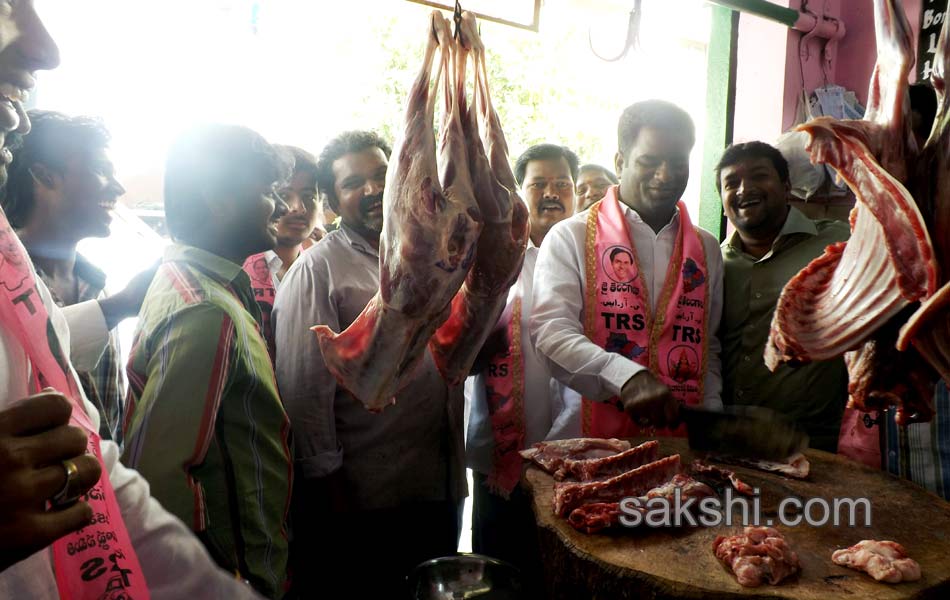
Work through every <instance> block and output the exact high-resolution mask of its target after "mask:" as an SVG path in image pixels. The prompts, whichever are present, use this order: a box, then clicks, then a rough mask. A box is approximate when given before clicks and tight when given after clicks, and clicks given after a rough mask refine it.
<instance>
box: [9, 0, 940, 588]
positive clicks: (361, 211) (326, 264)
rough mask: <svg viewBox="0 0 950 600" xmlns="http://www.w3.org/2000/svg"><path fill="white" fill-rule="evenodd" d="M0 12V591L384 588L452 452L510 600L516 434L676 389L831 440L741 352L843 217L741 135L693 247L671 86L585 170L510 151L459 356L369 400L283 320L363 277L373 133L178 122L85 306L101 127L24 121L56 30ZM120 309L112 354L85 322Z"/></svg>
mask: <svg viewBox="0 0 950 600" xmlns="http://www.w3.org/2000/svg"><path fill="white" fill-rule="evenodd" d="M0 29H2V30H3V32H4V34H3V35H2V36H0V95H2V96H3V98H2V99H0V100H2V101H0V129H2V131H0V136H2V137H3V138H4V145H3V148H4V149H3V151H2V152H0V171H2V175H3V179H4V186H5V187H4V191H3V195H2V207H3V211H2V212H0V230H2V235H3V239H2V240H0V253H2V261H0V283H2V285H3V288H4V289H5V291H6V293H4V294H2V297H0V309H2V310H0V317H2V328H0V380H2V384H3V385H4V389H5V390H6V394H5V397H4V401H3V403H2V404H0V477H2V485H3V488H4V490H5V491H4V494H3V495H2V497H0V533H2V536H0V569H2V572H0V596H2V597H11V598H14V597H15V598H38V599H45V598H56V597H59V596H60V595H64V594H67V593H68V595H69V597H76V598H87V597H88V598H91V597H100V596H101V597H106V596H105V595H103V594H104V592H105V591H109V592H116V593H118V592H122V593H124V594H125V596H116V597H139V596H141V595H143V594H142V592H143V590H147V591H146V594H148V595H150V596H151V597H152V598H229V599H230V598H257V597H266V598H316V597H321V596H322V595H324V594H326V593H327V591H328V590H329V589H340V586H357V587H358V588H359V590H360V594H363V595H366V597H385V598H396V597H399V594H400V593H403V592H404V581H405V577H406V575H407V574H408V573H409V572H410V571H411V570H412V568H413V567H414V566H415V565H417V564H418V563H420V562H422V561H424V560H426V559H431V558H435V557H439V556H446V555H451V554H453V553H454V552H455V550H456V548H457V546H458V540H459V535H460V528H461V509H462V503H463V499H464V498H465V496H466V494H467V491H468V490H467V489H466V483H465V469H466V467H468V468H471V469H472V470H473V472H474V489H473V490H471V493H472V495H473V497H474V515H473V527H472V529H473V531H472V533H473V539H472V545H473V549H474V550H475V551H476V552H479V553H482V554H487V555H490V556H494V557H498V558H501V559H504V560H507V561H509V562H511V563H513V564H515V565H517V566H518V567H520V568H521V569H522V573H523V575H524V578H525V582H526V585H527V586H528V587H529V589H531V590H533V592H534V593H536V594H540V588H541V584H540V579H541V575H540V573H541V565H540V564H539V554H538V551H537V548H536V547H535V545H536V543H537V542H536V536H535V534H534V532H533V523H534V519H533V518H532V516H531V509H530V506H529V503H528V499H527V498H526V496H525V494H524V492H523V491H522V490H521V489H520V488H519V487H518V481H519V479H520V476H521V460H520V457H519V456H518V450H520V449H523V448H526V447H528V446H530V445H531V444H534V443H536V442H539V441H542V440H553V439H565V438H573V437H580V436H588V437H589V436H601V437H630V436H635V435H657V436H663V435H683V433H684V428H683V425H682V424H681V423H680V422H679V418H678V407H679V406H680V405H682V404H689V405H703V406H706V407H711V408H715V407H721V406H723V405H730V404H751V405H758V406H766V407H769V408H771V409H774V410H775V411H777V412H779V413H783V414H785V415H787V416H788V417H790V418H791V419H793V420H795V421H796V422H797V423H799V424H800V425H801V427H803V428H804V429H805V430H807V431H808V433H809V435H810V439H811V441H812V445H813V446H814V447H816V448H820V449H823V450H827V451H831V452H834V451H836V450H837V447H838V440H839V435H843V434H845V433H846V432H844V431H843V430H842V429H841V423H842V414H843V411H844V409H845V402H846V399H847V372H846V370H845V366H844V363H843V361H842V360H841V359H836V360H831V361H826V362H820V363H813V364H810V365H806V366H803V367H800V368H791V367H785V366H783V367H780V368H779V369H778V370H777V371H776V372H774V373H773V372H770V371H768V370H767V369H766V367H765V365H764V363H763V359H762V355H763V349H764V346H765V343H766V340H767V338H768V331H769V324H770V322H771V317H772V313H773V311H774V308H775V304H776V301H777V299H778V294H779V293H780V292H781V290H782V288H783V286H784V284H785V283H786V282H787V281H788V280H789V279H790V278H791V277H792V276H794V275H795V274H796V273H797V272H798V271H799V270H800V269H801V268H803V267H804V266H805V265H806V264H808V262H809V261H811V260H812V259H813V258H815V257H816V256H818V255H820V254H821V252H822V251H823V249H824V248H825V246H827V245H828V244H831V243H834V242H839V241H844V240H847V238H848V235H849V228H848V226H847V224H846V223H843V222H834V221H813V220H810V219H808V218H807V217H806V216H805V215H804V214H803V213H802V212H800V211H799V210H798V209H797V208H794V207H793V206H791V204H790V199H791V196H790V189H791V184H790V181H789V170H788V165H787V163H786V161H785V159H784V158H783V156H782V154H781V153H780V152H779V151H777V150H776V149H774V148H773V147H771V146H769V145H768V144H765V143H762V142H749V143H743V144H736V145H734V146H731V147H729V148H727V149H726V150H725V152H724V153H723V154H722V157H721V160H720V161H719V164H718V166H717V167H716V181H717V186H718V188H719V191H720V194H721V198H722V206H723V210H724V213H725V216H726V217H727V218H728V220H729V222H730V223H731V224H732V226H733V227H734V233H732V235H731V236H729V237H728V239H726V240H725V241H724V242H722V243H721V244H720V241H719V240H718V239H717V238H716V236H714V235H712V234H710V233H709V232H707V231H705V230H703V229H700V228H698V227H696V226H695V225H693V223H692V222H691V220H690V216H689V213H688V211H687V210H686V206H685V204H683V203H682V199H683V195H684V192H685V190H686V188H687V183H688V180H689V175H690V173H689V164H690V154H691V152H692V150H693V145H694V141H695V131H694V125H693V122H692V119H691V118H690V117H689V115H688V114H687V113H686V112H685V111H683V110H682V109H680V108H679V107H677V106H675V105H673V104H670V103H668V102H665V101H660V100H650V101H644V102H639V103H636V104H633V105H632V106H630V107H628V108H627V109H626V110H625V111H623V114H622V115H621V116H620V119H619V125H618V139H617V153H616V159H615V164H614V165H613V169H611V168H607V167H603V166H600V165H595V164H586V165H583V166H581V165H580V160H579V159H578V157H577V155H576V154H575V153H574V152H573V151H571V150H570V149H569V148H566V147H564V146H561V145H558V144H550V143H546V144H539V145H535V146H532V147H530V148H528V149H527V150H525V151H524V152H523V153H522V154H521V155H520V156H519V157H518V158H517V161H516V162H515V164H514V173H515V177H516V181H517V184H518V185H519V186H520V189H519V190H518V192H519V194H520V196H521V197H522V198H523V200H524V201H525V203H526V205H527V207H528V210H529V213H530V225H531V236H530V243H529V246H528V248H527V252H526V256H525V261H524V267H523V269H522V272H521V275H520V277H519V278H518V280H517V282H516V283H515V284H514V285H513V286H512V288H511V290H510V292H509V294H508V301H507V305H506V308H505V311H504V313H503V315H502V317H501V319H500V320H499V321H498V323H495V324H486V325H487V326H490V327H492V332H491V334H490V336H489V338H488V340H487V342H486V343H485V345H484V347H483V348H482V349H481V353H480V354H479V357H478V359H477V361H476V364H475V367H474V368H473V372H472V375H471V377H469V379H468V381H467V382H466V383H465V385H464V386H462V385H457V386H452V385H449V384H447V383H446V382H445V381H444V380H443V379H442V377H441V376H440V375H439V372H438V370H437V369H436V367H435V365H434V363H433V361H432V358H431V356H429V355H428V354H427V355H426V357H425V359H424V361H423V363H422V365H421V366H420V367H419V369H418V370H417V371H416V372H415V373H414V374H413V376H412V379H411V380H410V381H409V382H408V383H407V384H406V386H405V387H404V388H403V389H402V391H401V392H399V394H398V395H397V398H396V402H395V404H394V405H393V406H391V407H388V408H386V409H385V410H383V411H382V412H381V413H371V412H369V411H367V410H366V409H365V408H364V407H363V405H362V404H361V403H360V402H359V401H358V400H356V399H355V398H354V397H353V396H352V395H350V394H349V393H348V392H347V391H346V390H345V389H343V388H342V387H340V386H339V385H338V384H337V382H336V380H335V379H334V377H333V376H332V374H331V373H330V372H329V370H328V369H327V367H326V364H325V363H324V361H323V358H322V355H321V353H320V351H319V347H318V345H317V344H316V341H315V339H314V337H313V335H312V334H311V333H310V332H309V331H308V329H309V328H310V327H311V326H313V325H315V324H324V325H327V326H329V327H330V328H332V329H333V330H335V331H342V330H343V329H345V328H346V327H347V326H348V325H349V324H350V323H351V322H353V321H354V320H355V319H356V318H357V316H358V315H359V314H360V313H361V312H362V310H363V308H364V307H365V305H366V303H367V301H368V300H369V299H370V298H371V297H372V296H373V295H374V294H375V293H376V291H377V289H378V287H379V239H380V233H381V231H382V225H383V215H384V210H383V202H384V198H385V182H386V172H387V168H388V163H389V159H390V145H389V143H388V141H387V140H384V139H382V138H381V137H379V136H378V135H377V134H375V133H373V132H371V131H349V132H345V133H342V134H340V135H339V136H337V137H336V138H334V139H333V140H332V141H330V142H329V143H328V144H327V145H326V146H325V147H324V148H323V150H322V151H321V152H320V153H319V155H318V156H314V155H313V154H311V153H309V152H307V151H306V150H303V149H300V148H295V147H289V146H279V145H273V144H271V143H269V142H268V141H267V140H265V139H264V138H263V137H261V136H260V135H259V134H257V133H255V132H254V131H251V130H250V129H247V128H245V127H240V126H232V125H206V126H201V127H198V128H195V129H193V130H191V131H189V132H188V133H186V134H185V135H183V136H182V137H181V138H180V139H178V140H177V141H176V142H175V144H174V145H173V147H172V148H171V149H170V151H169V153H168V159H167V162H166V164H165V175H164V203H165V212H166V219H167V226H168V230H169V232H170V234H171V236H172V238H173V243H172V244H171V245H170V246H169V247H168V249H167V251H166V252H165V255H164V257H163V259H162V261H161V264H160V265H157V266H155V267H154V268H152V269H150V270H148V271H147V272H145V273H143V274H141V275H140V276H138V277H136V278H135V279H133V281H132V282H131V283H130V284H129V286H128V287H127V288H125V289H124V290H122V291H121V292H118V293H116V294H114V295H112V296H107V295H106V294H105V293H104V291H103V290H104V289H105V287H106V286H105V275H104V273H103V271H102V270H101V269H100V268H99V267H97V266H96V265H92V264H90V263H89V262H88V261H87V260H86V259H84V258H83V257H82V256H81V255H80V254H78V253H77V251H76V248H77V244H78V243H79V242H80V241H81V240H83V239H85V238H89V237H105V236H107V235H108V234H109V222H110V216H109V211H110V210H111V209H112V208H113V207H114V206H115V203H116V202H117V200H118V198H119V197H120V196H121V195H122V194H123V193H124V189H123V187H122V184H121V183H120V182H119V181H118V180H117V179H116V176H115V173H114V169H113V166H112V163H111V161H110V159H109V154H108V146H109V140H110V136H109V132H108V131H107V130H106V129H105V128H104V127H103V125H102V123H101V122H100V121H99V120H97V119H93V118H88V117H83V116H68V115H64V114H61V113H57V112H49V111H31V112H30V113H26V112H24V110H23V109H22V100H23V95H24V94H25V92H28V91H29V87H31V85H32V77H33V74H34V72H35V71H37V70H41V69H51V68H54V67H55V66H56V65H57V63H58V50H57V48H56V45H55V43H54V41H53V40H52V39H51V38H50V36H49V34H48V33H47V32H46V30H45V29H44V27H43V24H42V22H41V21H40V20H39V17H38V16H37V15H36V13H35V12H34V9H33V7H32V3H30V2H23V3H16V4H15V5H14V6H13V7H12V8H10V11H9V14H7V13H2V12H0ZM31 122H32V131H30V124H31ZM11 150H12V153H11ZM615 172H616V174H615ZM116 251H117V252H120V251H128V250H127V249H117V250H116ZM133 316H137V317H138V325H137V329H136V333H135V338H134V341H133V344H132V347H131V348H130V349H129V351H128V356H129V358H128V362H127V364H122V361H121V358H120V357H121V356H122V350H121V349H120V348H119V346H118V340H117V337H116V336H115V333H114V332H115V327H116V325H117V324H118V323H119V322H120V321H121V320H122V319H124V318H127V317H133ZM942 390H943V395H944V399H945V396H946V388H945V387H943V388H942ZM938 396H939V394H938ZM466 400H467V401H466ZM466 407H468V419H467V430H466V428H465V425H464V423H465V416H466V415H465V412H466ZM512 407H515V408H514V409H513V408H512ZM939 411H940V407H939V406H938V412H939ZM89 540H91V541H89ZM103 540H105V542H103Z"/></svg>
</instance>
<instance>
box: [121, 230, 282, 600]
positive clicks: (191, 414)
mask: <svg viewBox="0 0 950 600" xmlns="http://www.w3.org/2000/svg"><path fill="white" fill-rule="evenodd" d="M127 373H128V379H129V392H130V393H129V407H128V415H129V416H128V417H127V419H126V427H125V433H126V448H125V453H124V454H123V456H122V460H123V462H124V463H126V464H127V465H129V466H131V467H133V468H135V469H137V470H138V471H139V472H141V473H142V475H143V476H144V477H145V478H146V479H147V480H148V482H149V484H150V485H151V489H152V495H153V496H154V497H155V498H157V499H158V500H159V502H161V503H162V505H163V506H164V507H165V508H166V509H168V510H169V511H170V512H171V513H173V514H175V515H176V516H178V517H179V518H180V519H182V520H183V521H184V522H185V523H186V524H189V525H190V526H191V527H192V529H194V531H196V532H197V533H198V535H199V537H200V538H201V540H202V541H203V542H204V543H205V545H206V546H207V548H208V550H209V551H210V553H211V555H212V557H214V558H215V560H216V561H217V562H218V563H219V564H220V565H221V566H222V567H224V568H226V569H229V570H231V571H233V572H236V573H238V574H239V575H240V576H241V577H243V578H245V579H247V580H248V581H250V582H251V584H252V585H253V586H254V587H255V588H256V589H257V590H258V591H260V592H261V593H263V594H264V595H266V596H268V597H271V598H279V597H281V596H282V595H283V593H284V591H285V589H286V583H287V548H288V541H287V537H288V532H287V525H286V522H287V510H288V505H289V501H290V488H291V479H292V471H291V469H292V459H291V455H290V451H289V446H288V436H289V421H288V419H287V415H286V413H285V412H284V409H283V406H282V405H281V402H280V398H279V396H278V394H277V383H276V379H275V377H274V370H273V366H272V364H271V361H270V358H269V356H268V354H267V346H266V345H265V343H264V339H263V338H262V337H261V333H260V309H259V308H258V306H257V303H256V302H255V301H254V296H253V294H252V292H251V288H250V281H249V278H248V276H247V274H246V273H244V271H242V270H241V267H240V265H237V264H234V263H232V262H230V261H228V260H225V259H223V258H221V257H218V256H215V255H213V254H210V253H208V252H206V251H204V250H200V249H198V248H194V247H189V246H183V245H173V246H170V247H169V248H168V249H167V250H166V252H165V258H164V261H163V264H162V266H161V267H160V268H159V270H158V273H157V274H156V276H155V279H154V280H153V281H152V284H151V286H150V287H149V290H148V294H147V295H146V297H145V302H144V304H143V305H142V309H141V312H140V315H139V323H138V328H137V330H136V334H135V339H134V342H133V345H132V350H131V354H130V357H129V363H128V369H127Z"/></svg>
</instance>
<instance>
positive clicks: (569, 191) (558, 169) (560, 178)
mask: <svg viewBox="0 0 950 600" xmlns="http://www.w3.org/2000/svg"><path fill="white" fill-rule="evenodd" d="M577 164H578V160H577V155H576V154H574V153H573V152H572V151H571V150H570V149H569V148H566V147H564V146H558V145H555V144H537V145H535V146H531V147H530V148H528V149H527V150H525V151H524V152H523V153H522V154H521V156H519V157H518V160H517V161H516V162H515V180H516V181H517V182H518V185H520V186H521V193H522V194H523V195H524V200H525V202H526V203H527V204H528V219H529V220H530V221H531V243H532V244H533V245H534V246H535V247H536V248H540V247H541V240H543V239H544V236H545V235H547V233H548V231H550V230H551V227H553V226H554V225H555V224H556V223H559V222H561V221H563V220H564V219H566V218H568V217H569V216H571V215H573V214H574V180H575V179H577Z"/></svg>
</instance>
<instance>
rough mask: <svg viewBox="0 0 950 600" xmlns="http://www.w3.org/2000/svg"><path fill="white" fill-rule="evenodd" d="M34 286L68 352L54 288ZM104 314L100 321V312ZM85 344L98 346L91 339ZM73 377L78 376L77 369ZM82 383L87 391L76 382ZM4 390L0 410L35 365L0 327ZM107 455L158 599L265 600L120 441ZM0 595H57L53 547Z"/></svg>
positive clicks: (8, 576) (14, 573)
mask: <svg viewBox="0 0 950 600" xmlns="http://www.w3.org/2000/svg"><path fill="white" fill-rule="evenodd" d="M36 285H37V289H38V291H39V293H40V295H41V297H42V298H43V304H44V305H45V306H46V310H47V311H49V314H50V317H51V318H52V321H53V326H54V328H55V330H56V334H57V335H58V336H59V339H60V343H61V345H62V347H63V351H64V352H67V349H68V348H71V346H70V332H69V327H68V325H67V320H66V317H65V316H64V315H63V312H62V311H61V310H60V309H59V308H58V307H57V306H56V305H55V304H53V300H52V298H51V297H50V294H49V290H48V289H47V288H46V286H45V285H44V284H43V282H42V280H40V279H39V278H38V277H37V278H36ZM88 310H91V308H88ZM88 314H91V313H87V316H88ZM99 319H102V313H101V311H100V312H99ZM103 327H104V322H103ZM93 329H95V328H93ZM81 341H82V342H83V343H85V344H89V345H91V346H94V345H95V344H94V336H93V338H91V339H86V340H81ZM93 351H94V349H93ZM100 352H101V349H100ZM67 358H68V357H67ZM71 374H72V376H73V377H75V376H76V375H75V371H72V373H71ZM77 388H79V390H80V392H81V391H82V388H81V386H79V384H78V382H77ZM0 389H2V390H4V395H3V398H2V400H0V409H5V408H8V407H9V406H10V404H11V403H12V402H14V401H16V400H19V399H20V398H24V397H26V396H28V395H30V394H35V393H37V392H38V391H39V390H36V389H32V377H31V375H30V366H29V362H28V360H27V357H26V353H25V352H24V350H23V346H21V345H20V343H19V342H18V341H17V339H16V338H15V337H14V336H13V335H12V334H11V333H9V332H8V331H7V330H6V328H5V327H3V326H0ZM83 402H84V405H85V407H86V412H87V413H88V414H89V415H90V417H91V418H92V421H93V425H94V427H95V428H96V429H98V428H99V415H98V413H97V411H96V409H95V407H94V406H93V405H92V404H91V403H90V402H89V401H88V400H86V399H85V397H83ZM102 458H103V462H104V463H105V468H106V471H107V472H108V473H109V479H110V481H111V482H112V486H113V488H115V493H116V500H117V501H118V504H119V508H120V509H121V510H122V516H123V517H124V519H125V525H126V528H127V529H128V532H129V537H130V538H131V539H132V544H133V546H134V547H135V550H136V553H137V554H138V558H139V562H140V563H141V565H142V569H143V570H144V572H145V579H146V581H147V583H148V587H149V591H150V592H151V597H152V598H153V599H155V600H162V599H168V600H172V599H178V598H203V599H204V598H209V599H214V598H220V599H221V600H225V599H243V598H249V599H250V598H260V596H259V595H258V594H257V593H255V592H254V590H253V589H251V588H250V587H249V586H246V585H243V584H241V583H239V582H238V581H237V580H235V579H234V577H233V576H232V575H230V574H228V573H226V572H224V571H222V570H221V569H219V568H218V566H217V565H216V564H215V563H213V562H212V561H211V558H210V557H209V556H208V553H207V551H206V550H205V548H204V546H202V545H201V543H200V542H199V541H198V539H197V538H196V537H195V536H194V535H193V534H192V533H191V532H190V531H189V530H188V529H187V528H186V527H185V525H184V524H183V523H182V522H181V521H179V520H178V519H177V518H175V517H173V516H172V515H171V514H169V513H168V512H167V511H165V509H163V508H162V507H161V505H160V504H159V503H158V501H156V500H155V499H154V498H151V497H150V496H149V490H148V483H147V482H146V481H145V480H144V479H143V478H142V476H141V475H139V474H138V473H137V472H136V471H133V470H131V469H128V468H126V467H124V466H123V465H122V463H120V462H119V450H118V447H117V446H116V445H115V443H113V442H111V441H107V440H103V441H102ZM0 598H29V599H30V600H56V599H57V598H59V593H58V592H57V590H56V575H55V574H54V572H53V567H52V547H49V548H46V549H44V550H41V551H39V552H37V553H35V554H33V555H32V556H29V557H28V558H26V559H24V560H22V561H20V562H18V563H16V564H14V565H12V566H10V567H9V568H7V569H6V570H5V571H3V572H0Z"/></svg>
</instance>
